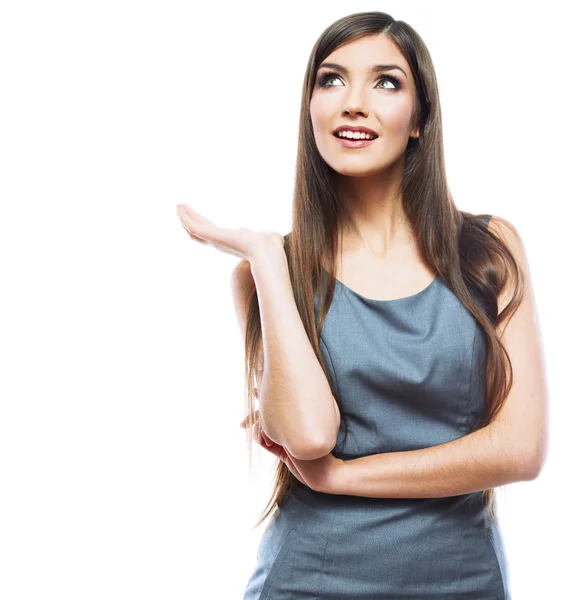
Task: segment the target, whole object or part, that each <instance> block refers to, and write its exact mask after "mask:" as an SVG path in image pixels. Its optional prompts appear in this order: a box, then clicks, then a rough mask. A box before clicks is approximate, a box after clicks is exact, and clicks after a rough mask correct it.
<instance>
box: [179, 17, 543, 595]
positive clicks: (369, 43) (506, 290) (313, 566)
mask: <svg viewBox="0 0 564 600" xmlns="http://www.w3.org/2000/svg"><path fill="white" fill-rule="evenodd" d="M178 215H179V216H180V218H181V220H182V223H183V225H184V226H185V228H186V229H187V231H188V232H189V234H190V236H191V238H192V239H194V240H195V241H199V242H201V243H206V244H212V245H213V246H215V247H216V248H218V249H219V250H221V251H224V252H229V253H231V254H234V255H236V256H238V257H240V258H241V259H242V260H241V261H240V262H239V264H238V265H237V266H236V268H235V271H234V274H233V280H232V282H233V292H234V299H235V302H236V306H237V315H238V318H239V321H240V325H241V328H242V332H243V334H244V339H245V358H246V363H245V364H246V375H247V392H248V413H249V414H248V416H247V417H246V418H245V420H244V421H243V423H242V425H243V426H245V427H247V428H248V429H247V431H248V433H249V436H248V439H249V444H251V443H252V440H253V439H254V440H255V441H257V442H259V443H260V445H261V446H262V447H263V448H266V449H267V450H269V451H270V452H273V453H274V454H275V455H276V456H277V457H278V458H279V459H280V460H279V463H278V466H277V473H276V480H275V489H274V492H273V495H272V498H271V501H270V503H269V507H268V511H266V512H265V513H263V517H262V518H261V520H260V521H259V522H258V523H257V525H258V524H260V523H261V522H262V521H263V520H264V519H265V518H266V517H267V516H268V515H270V514H271V513H273V514H272V518H271V520H270V522H269V524H268V526H267V528H266V530H265V532H264V534H263V537H262V539H261V542H260V545H259V548H258V552H257V565H256V568H255V569H254V571H253V573H252V574H251V577H250V579H249V582H248V585H247V588H246V591H245V595H244V600H267V599H268V600H282V598H283V599H284V600H291V599H296V600H297V599H298V598H300V599H306V598H307V599H311V600H314V599H315V600H329V599H334V600H344V599H347V598H350V599H353V598H354V599H355V600H361V599H363V598H364V599H366V600H368V599H370V600H376V599H381V600H384V599H385V600H392V599H394V598H398V599H399V598H402V599H404V600H406V599H412V600H415V599H417V600H421V599H422V598H429V599H438V598H445V599H446V598H448V599H451V600H453V599H456V598H460V599H462V598H464V599H465V600H470V599H475V600H502V599H509V598H510V591H509V572H508V566H507V562H506V555H505V548H504V543H503V540H502V537H501V535H500V530H499V529H498V527H497V524H496V520H495V502H494V498H493V491H494V488H495V487H497V486H501V485H506V484H508V483H511V482H515V481H523V480H531V479H533V478H535V477H536V476H537V475H538V474H539V472H540V470H541V468H542V465H543V462H544V455H545V450H546V445H547V440H546V435H547V434H546V431H547V428H546V408H545V404H546V400H545V396H546V393H545V382H544V377H543V365H542V356H541V348H540V334H539V331H538V327H537V324H536V314H535V312H536V309H535V306H534V299H533V291H532V289H531V279H530V274H529V269H528V266H527V259H526V255H525V250H524V247H523V244H522V242H521V240H520V237H519V235H518V233H517V231H516V230H515V228H514V227H513V226H512V225H511V224H510V223H509V222H508V221H507V220H505V219H502V218H500V217H492V216H490V215H474V214H470V213H468V212H465V211H462V210H460V209H458V208H457V207H456V206H455V203H454V201H453V199H452V196H451V194H450V192H449V189H448V185H447V177H446V174H445V165H444V160H443V142H442V126H441V111H440V105H439V93H438V89H437V82H436V77H435V72H434V69H433V65H432V61H431V58H430V56H429V52H428V49H427V47H426V46H425V44H424V43H423V41H422V40H421V38H420V37H419V35H418V34H417V33H416V32H415V31H414V29H413V28H412V27H410V26H409V25H408V24H406V23H405V22H403V21H395V20H394V19H393V18H392V17H391V16H389V15H387V14H385V13H380V12H366V13H358V14H353V15H350V16H347V17H345V18H342V19H340V20H339V21H337V22H336V23H334V24H333V25H331V26H330V27H328V28H327V29H326V31H324V32H323V33H322V35H321V36H320V38H319V39H318V40H317V42H316V44H315V46H314V48H313V50H312V53H311V56H310V59H309V64H308V66H307V71H306V76H305V81H304V88H303V100H302V110H301V117H300V132H299V146H298V159H297V177H296V187H295V194H294V205H293V228H292V231H291V232H290V233H288V234H287V235H285V236H281V235H280V234H277V233H275V232H253V231H250V230H248V229H226V228H220V227H217V226H216V225H214V224H213V223H211V222H210V221H209V220H207V219H205V218H204V217H202V216H201V215H199V214H198V213H197V212H195V211H194V210H193V209H191V208H190V207H187V206H185V205H179V206H178ZM255 381H256V388H255V385H254V384H255ZM256 399H258V404H259V407H258V409H256V404H255V400H256Z"/></svg>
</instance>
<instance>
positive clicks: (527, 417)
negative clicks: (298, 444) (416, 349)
mask: <svg viewBox="0 0 564 600" xmlns="http://www.w3.org/2000/svg"><path fill="white" fill-rule="evenodd" d="M489 227H490V228H491V229H494V228H495V230H496V232H497V233H498V234H501V236H502V237H503V238H504V240H505V242H506V243H507V244H508V246H509V248H510V250H511V252H512V253H513V255H514V257H515V259H516V261H517V263H518V264H519V266H520V267H521V269H522V272H523V275H524V281H523V284H524V290H523V292H524V293H523V300H522V302H521V305H520V306H519V308H518V309H517V311H516V312H515V314H514V315H513V316H512V317H511V319H510V320H509V321H508V322H504V327H505V328H504V330H503V332H502V335H501V340H502V342H503V344H504V346H505V348H506V350H507V352H508V355H509V358H510V360H511V364H512V367H513V386H512V388H511V390H510V392H509V395H508V396H507V398H506V399H505V403H504V405H503V406H502V408H501V410H500V411H499V413H498V414H497V415H496V417H495V418H494V419H493V420H492V422H491V423H490V424H489V425H487V426H485V427H483V428H482V429H479V430H478V431H474V432H472V433H469V434H467V435H465V436H463V437H461V438H458V439H456V440H452V441H450V442H447V443H444V444H440V445H437V446H431V447H429V448H423V449H418V450H411V451H407V452H390V453H382V454H374V455H371V456H363V457H360V458H357V459H354V460H349V461H340V462H336V461H334V462H333V463H332V464H333V466H334V468H333V469H332V470H331V472H329V471H328V472H327V477H326V479H325V483H326V485H327V486H329V489H330V492H331V493H337V494H350V495H358V496H369V497H377V498H385V497H400V498H402V497H403V498H428V497H440V496H455V495H459V494H467V493H471V492H475V491H479V490H485V489H489V488H492V487H496V486H500V485H505V484H507V483H511V482H515V481H523V480H531V479H534V478H535V477H537V476H538V475H539V473H540V471H541V470H542V467H543V464H544V462H545V459H546V453H547V447H548V439H547V438H548V433H547V432H548V408H547V385H546V378H545V374H544V360H543V355H542V344H541V334H540V328H539V325H538V316H537V311H536V308H535V301H534V295H533V288H532V282H531V275H530V270H529V265H528V260H527V257H526V253H525V248H524V245H523V242H522V240H521V238H520V236H519V234H518V232H517V230H516V229H515V227H514V226H513V225H512V224H511V223H510V222H509V221H507V220H505V219H502V218H500V217H492V219H491V220H490V225H489ZM511 290H512V286H509V287H508V288H507V289H504V290H503V291H502V293H501V294H500V296H499V298H498V314H500V313H501V312H502V310H503V309H504V308H505V307H506V306H507V304H508V303H509V300H510V295H511ZM328 491H329V490H328Z"/></svg>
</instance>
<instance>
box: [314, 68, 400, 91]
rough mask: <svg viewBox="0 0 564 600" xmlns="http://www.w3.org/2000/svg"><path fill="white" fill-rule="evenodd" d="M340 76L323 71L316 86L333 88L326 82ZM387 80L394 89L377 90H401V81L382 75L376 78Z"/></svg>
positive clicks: (332, 72) (391, 76)
mask: <svg viewBox="0 0 564 600" xmlns="http://www.w3.org/2000/svg"><path fill="white" fill-rule="evenodd" d="M340 77H341V76H340V75H339V74H338V73H336V72H335V71H325V72H324V73H323V74H322V75H321V77H319V81H318V85H319V87H322V88H329V87H334V86H332V85H328V81H330V80H331V79H334V78H335V79H340ZM385 79H387V80H388V81H391V82H392V83H393V84H394V85H395V88H379V89H381V90H390V89H391V90H394V89H395V90H399V89H401V88H402V83H401V81H400V80H399V79H398V78H397V77H394V76H393V75H384V76H382V77H379V78H378V81H383V80H385Z"/></svg>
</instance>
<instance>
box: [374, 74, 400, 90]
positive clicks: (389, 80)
mask: <svg viewBox="0 0 564 600" xmlns="http://www.w3.org/2000/svg"><path fill="white" fill-rule="evenodd" d="M383 81H386V82H388V83H392V84H393V85H394V87H393V88H384V89H392V90H393V89H394V88H396V87H397V86H396V84H395V83H394V82H393V81H392V80H391V79H390V78H389V77H382V79H380V81H379V82H378V85H379V84H380V83H382V82H383Z"/></svg>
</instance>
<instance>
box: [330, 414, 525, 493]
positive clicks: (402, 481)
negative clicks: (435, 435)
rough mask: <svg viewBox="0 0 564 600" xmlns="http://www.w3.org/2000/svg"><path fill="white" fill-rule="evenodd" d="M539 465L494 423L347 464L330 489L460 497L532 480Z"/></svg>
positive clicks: (356, 459) (363, 457)
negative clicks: (434, 443) (422, 445)
mask: <svg viewBox="0 0 564 600" xmlns="http://www.w3.org/2000/svg"><path fill="white" fill-rule="evenodd" d="M533 464H534V463H533V462H532V460H531V459H530V458H529V457H528V456H527V455H526V454H525V452H521V451H519V450H517V449H514V448H512V446H511V445H510V444H509V443H508V442H507V438H506V437H504V436H503V435H498V429H497V428H496V427H495V426H494V424H493V423H492V424H490V425H488V426H486V427H483V428H482V429H479V430H477V431H474V432H472V433H469V434H467V435H465V436H463V437H460V438H458V439H455V440H452V441H450V442H446V443H444V444H439V445H437V446H431V447H429V448H421V449H418V450H408V451H403V452H386V453H382V454H372V455H370V456H362V457H360V458H355V459H353V460H346V461H343V462H342V463H340V466H339V468H338V469H337V472H336V473H335V474H334V476H333V477H332V478H331V490H328V491H330V493H333V494H345V495H351V496H365V497H369V498H440V497H445V496H458V495H461V494H469V493H472V492H477V491H481V490H486V489H490V488H494V487H497V486H500V485H506V484H508V483H513V482H516V481H524V480H530V479H532V478H534V477H535V471H534V467H533V466H532V465H533Z"/></svg>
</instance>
